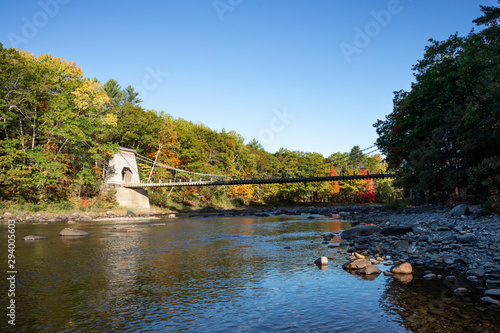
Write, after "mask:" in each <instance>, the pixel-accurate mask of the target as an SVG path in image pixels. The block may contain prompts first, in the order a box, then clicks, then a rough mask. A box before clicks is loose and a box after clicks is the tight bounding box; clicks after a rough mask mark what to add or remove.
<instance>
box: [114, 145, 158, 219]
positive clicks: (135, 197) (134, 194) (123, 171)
mask: <svg viewBox="0 0 500 333" xmlns="http://www.w3.org/2000/svg"><path fill="white" fill-rule="evenodd" d="M136 153H137V152H136V151H135V150H134V149H129V148H123V147H120V150H119V152H118V153H116V154H114V155H113V157H112V158H111V160H110V161H109V163H108V168H107V172H106V177H105V180H104V187H105V188H115V189H116V201H117V202H118V204H119V205H120V206H124V207H129V208H135V209H141V210H149V209H150V205H149V197H148V192H147V191H146V190H145V189H144V188H140V187H138V188H126V187H123V184H138V183H140V179H139V169H138V167H137V161H136V158H135V154H136Z"/></svg>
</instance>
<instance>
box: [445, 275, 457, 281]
mask: <svg viewBox="0 0 500 333" xmlns="http://www.w3.org/2000/svg"><path fill="white" fill-rule="evenodd" d="M444 279H445V280H446V281H448V282H455V280H456V279H457V278H456V277H455V276H453V275H449V276H447V277H445V278H444Z"/></svg>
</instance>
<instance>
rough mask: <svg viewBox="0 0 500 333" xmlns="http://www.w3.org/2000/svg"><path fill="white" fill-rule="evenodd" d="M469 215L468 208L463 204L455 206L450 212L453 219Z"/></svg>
mask: <svg viewBox="0 0 500 333" xmlns="http://www.w3.org/2000/svg"><path fill="white" fill-rule="evenodd" d="M469 214H470V211H469V207H468V206H467V205H464V204H462V205H458V206H455V207H454V208H453V209H452V210H451V211H450V215H451V216H454V217H460V216H462V215H469Z"/></svg>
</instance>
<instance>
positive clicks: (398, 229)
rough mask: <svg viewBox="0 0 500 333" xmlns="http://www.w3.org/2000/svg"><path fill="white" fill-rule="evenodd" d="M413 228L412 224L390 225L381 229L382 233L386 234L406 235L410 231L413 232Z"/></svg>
mask: <svg viewBox="0 0 500 333" xmlns="http://www.w3.org/2000/svg"><path fill="white" fill-rule="evenodd" d="M412 230H413V227H411V226H389V227H385V228H383V229H382V231H380V234H382V235H384V236H397V235H404V234H406V233H408V232H411V231H412Z"/></svg>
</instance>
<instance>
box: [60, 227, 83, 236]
mask: <svg viewBox="0 0 500 333" xmlns="http://www.w3.org/2000/svg"><path fill="white" fill-rule="evenodd" d="M88 235H89V233H88V232H86V231H83V230H78V229H71V228H64V229H63V230H61V232H60V233H59V236H88Z"/></svg>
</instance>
